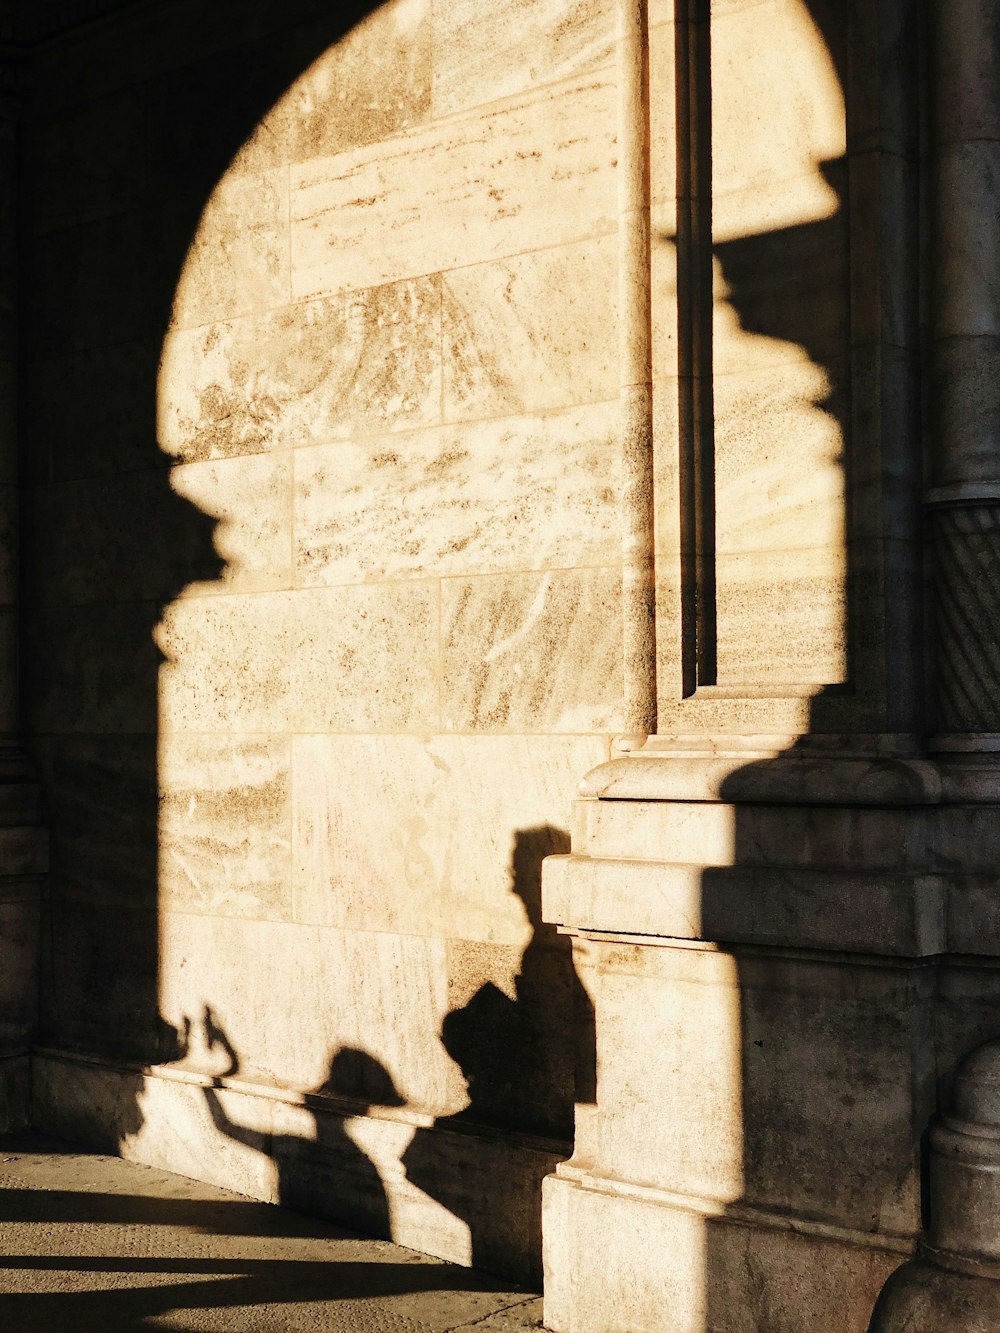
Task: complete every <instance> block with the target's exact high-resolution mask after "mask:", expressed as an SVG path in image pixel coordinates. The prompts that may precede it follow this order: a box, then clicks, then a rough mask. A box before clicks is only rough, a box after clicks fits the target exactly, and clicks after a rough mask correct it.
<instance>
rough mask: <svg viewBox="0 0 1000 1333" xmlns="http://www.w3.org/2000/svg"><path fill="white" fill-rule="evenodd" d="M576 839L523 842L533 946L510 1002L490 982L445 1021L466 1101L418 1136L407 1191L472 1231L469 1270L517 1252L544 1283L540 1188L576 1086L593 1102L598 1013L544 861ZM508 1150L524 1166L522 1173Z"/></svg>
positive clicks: (517, 843) (558, 834)
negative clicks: (563, 931) (545, 892)
mask: <svg viewBox="0 0 1000 1333" xmlns="http://www.w3.org/2000/svg"><path fill="white" fill-rule="evenodd" d="M568 841H569V840H568V838H567V837H566V835H565V834H564V833H563V832H562V831H561V830H560V829H557V828H554V827H552V826H551V825H547V824H546V825H540V826H539V827H537V828H528V829H521V830H519V831H518V832H517V833H516V834H515V837H514V845H513V849H512V853H511V865H510V874H511V892H512V893H514V894H515V895H516V896H517V897H518V898H519V899H520V900H521V903H522V904H523V906H524V910H525V913H526V915H527V919H528V924H529V926H530V927H531V937H530V939H529V940H528V943H527V945H526V946H525V949H524V952H523V954H522V956H521V960H520V969H519V971H518V973H517V976H516V978H515V979H514V985H513V991H514V993H513V995H510V994H508V993H507V992H506V991H505V990H502V989H501V988H500V987H499V986H498V985H497V984H496V983H495V982H493V981H487V982H485V983H484V984H483V985H481V986H480V987H479V989H478V990H477V991H476V992H475V994H474V995H473V996H472V998H471V999H470V1000H468V1001H467V1002H466V1003H465V1004H463V1005H461V1006H459V1007H458V1008H455V1009H452V1010H451V1012H450V1013H448V1014H447V1016H446V1017H445V1019H444V1022H443V1024H442V1026H441V1042H442V1044H443V1046H444V1048H445V1050H446V1051H447V1052H448V1054H449V1056H451V1058H452V1059H453V1060H454V1061H455V1063H456V1064H457V1065H458V1066H459V1068H460V1069H461V1071H462V1075H463V1077H464V1078H465V1081H466V1088H467V1093H468V1098H469V1102H468V1105H467V1106H466V1107H465V1108H464V1109H463V1110H461V1111H459V1112H457V1113H455V1114H453V1115H448V1116H440V1117H438V1119H437V1120H436V1121H435V1123H434V1126H433V1128H431V1129H427V1130H418V1131H417V1133H416V1135H415V1136H414V1138H413V1141H412V1143H411V1145H410V1147H409V1148H408V1149H407V1151H406V1153H405V1154H404V1156H403V1165H404V1167H405V1169H406V1175H407V1179H408V1180H409V1181H410V1183H411V1184H412V1185H415V1186H417V1187H418V1188H419V1189H421V1190H422V1191H423V1192H424V1193H426V1194H428V1195H429V1196H430V1197H431V1198H433V1199H435V1200H437V1202H438V1203H440V1204H442V1205H443V1206H444V1207H445V1208H446V1209H447V1210H448V1212H450V1213H451V1214H452V1215H453V1216H454V1217H456V1218H459V1219H461V1220H462V1221H464V1222H465V1223H466V1224H467V1226H468V1228H469V1233H470V1239H471V1256H470V1257H471V1261H472V1263H473V1264H474V1265H475V1267H476V1268H481V1269H485V1270H487V1271H495V1272H496V1271H504V1270H507V1271H509V1270H510V1267H511V1257H510V1256H511V1254H512V1253H516V1254H518V1255H519V1256H520V1257H521V1258H520V1262H521V1263H522V1265H523V1266H524V1267H525V1268H526V1269H527V1270H528V1271H530V1272H532V1273H533V1274H535V1275H536V1276H539V1277H540V1274H541V1184H542V1179H543V1178H544V1176H545V1175H547V1174H548V1173H549V1171H551V1170H552V1169H553V1167H554V1165H555V1163H556V1162H557V1161H558V1160H560V1159H561V1158H564V1157H568V1156H569V1155H570V1152H571V1151H572V1140H573V1110H574V1088H575V1089H576V1094H575V1096H576V1098H577V1099H580V1100H593V1096H594V1094H593V1087H594V1080H595V1074H594V1067H595V1053H594V1013H593V1006H592V1005H591V1002H590V997H589V996H588V995H587V993H586V991H585V990H584V988H583V986H582V984H581V982H580V980H579V978H578V976H577V974H576V970H575V968H574V966H573V960H572V951H571V946H570V941H569V939H568V938H567V937H566V936H563V935H560V934H559V933H558V932H557V930H556V928H555V927H554V926H551V925H548V924H547V923H546V922H544V921H543V920H542V916H541V868H542V861H543V860H544V858H545V857H546V856H550V855H553V854H555V853H561V852H565V851H567V850H568ZM573 1034H575V1040H574V1036H573ZM473 1134H475V1138H474V1139H472V1138H471V1137H470V1136H471V1135H473ZM500 1134H502V1135H503V1136H504V1137H503V1139H500V1138H499V1135H500ZM522 1149H526V1151H522ZM532 1150H533V1151H532ZM512 1153H519V1155H520V1157H521V1159H522V1160H521V1161H519V1162H518V1167H517V1170H516V1171H510V1170H509V1167H508V1165H507V1164H508V1163H509V1159H510V1154H512ZM511 1190H514V1191H517V1192H518V1193H517V1195H516V1197H513V1198H512V1197H511V1196H510V1191H511ZM518 1233H520V1234H518ZM526 1247H527V1248H526Z"/></svg>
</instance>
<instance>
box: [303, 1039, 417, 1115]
mask: <svg viewBox="0 0 1000 1333" xmlns="http://www.w3.org/2000/svg"><path fill="white" fill-rule="evenodd" d="M313 1091H314V1092H316V1093H325V1094H327V1095H329V1096H332V1097H348V1098H352V1099H354V1100H358V1099H363V1100H364V1101H365V1102H367V1104H368V1106H369V1107H372V1106H405V1105H406V1098H405V1097H403V1095H402V1094H401V1093H400V1091H399V1089H398V1088H397V1087H396V1084H395V1083H394V1082H393V1078H392V1075H391V1074H390V1073H389V1071H388V1069H386V1067H385V1065H383V1064H381V1063H380V1062H379V1061H378V1060H376V1059H375V1057H374V1056H373V1055H369V1054H368V1052H367V1051H362V1050H360V1049H358V1048H357V1047H355V1046H343V1047H341V1049H340V1050H339V1051H337V1053H336V1054H335V1055H334V1057H333V1059H332V1060H331V1061H330V1070H329V1073H328V1074H327V1076H326V1078H325V1079H324V1080H323V1082H322V1083H321V1084H320V1086H319V1087H318V1088H314V1089H313Z"/></svg>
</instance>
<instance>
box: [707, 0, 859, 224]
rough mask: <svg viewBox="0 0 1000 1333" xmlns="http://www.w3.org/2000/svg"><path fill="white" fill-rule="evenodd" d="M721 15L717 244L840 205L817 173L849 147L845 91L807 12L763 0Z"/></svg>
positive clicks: (715, 153)
mask: <svg viewBox="0 0 1000 1333" xmlns="http://www.w3.org/2000/svg"><path fill="white" fill-rule="evenodd" d="M714 9H715V6H713V24H712V76H713V82H714V84H715V91H714V95H713V99H712V178H713V186H714V197H713V208H712V213H713V229H714V233H715V236H716V238H717V239H722V238H723V237H733V236H737V235H746V234H747V233H748V232H758V233H759V232H763V231H768V230H774V229H775V228H777V227H779V226H781V225H789V224H794V223H801V222H802V221H804V220H805V219H807V218H815V217H825V216H828V215H829V214H830V213H832V212H834V211H835V210H836V208H837V205H838V201H837V197H836V195H835V194H834V192H833V191H832V190H831V188H830V186H829V185H827V183H826V182H825V181H824V180H823V177H822V176H821V175H820V173H819V171H818V170H817V168H818V165H819V163H820V162H823V161H826V160H828V159H833V158H837V157H840V156H841V155H842V154H843V152H844V150H845V139H846V127H845V120H844V94H843V91H842V89H841V88H840V86H839V83H838V80H837V76H836V72H835V70H834V68H833V64H832V62H831V60H830V56H829V54H828V52H827V50H826V48H825V47H824V45H823V42H822V40H821V39H820V38H819V35H818V33H817V32H816V29H815V28H814V27H813V24H812V21H811V18H810V16H809V15H808V13H807V11H806V7H805V6H804V5H802V4H800V3H798V0H764V2H763V3H761V4H752V5H738V6H731V7H727V9H726V10H725V12H722V13H719V14H718V15H716V14H715V13H714ZM755 129H756V131H757V132H754V130H755Z"/></svg>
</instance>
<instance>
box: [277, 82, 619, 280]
mask: <svg viewBox="0 0 1000 1333" xmlns="http://www.w3.org/2000/svg"><path fill="white" fill-rule="evenodd" d="M613 97H614V85H613V82H612V80H611V78H610V76H609V75H606V74H604V75H597V74H595V75H594V76H592V77H591V78H589V79H586V80H581V81H578V82H575V83H572V84H570V85H567V86H559V87H557V88H556V89H553V90H542V91H539V92H538V93H535V94H533V95H532V96H530V97H527V98H525V99H524V100H522V101H520V102H515V103H512V104H510V105H507V106H504V107H502V108H498V109H497V110H496V111H495V112H494V113H493V114H492V115H490V116H489V117H486V118H479V117H473V116H466V117H456V118H455V119H452V120H447V121H442V122H440V123H439V124H435V125H433V126H431V127H430V128H428V129H427V130H421V131H414V132H412V133H410V134H407V135H403V136H400V138H398V139H395V140H388V141H387V142H386V143H385V144H382V145H379V146H378V147H377V148H373V149H370V150H360V151H359V152H357V153H352V154H342V155H340V156H338V157H333V158H324V159H322V160H320V161H317V162H313V163H307V164H304V165H303V166H301V167H296V168H294V169H293V171H292V176H291V185H292V202H291V208H292V213H291V229H292V292H293V296H294V297H295V299H297V300H299V299H303V298H308V297H311V296H316V295H319V294H320V293H323V292H331V291H338V290H342V289H343V288H347V287H368V286H371V285H373V284H376V283H383V282H391V281H394V280H397V279H399V278H403V277H412V276H416V275H417V274H421V273H433V272H437V271H439V270H441V269H449V268H454V267H457V266H458V265H464V264H470V263H476V262H483V261H484V260H488V259H496V258H500V257H501V256H504V255H514V254H519V253H521V252H522V251H525V250H535V249H538V248H539V237H542V238H544V241H543V243H544V244H546V245H554V244H566V243H567V242H570V241H576V240H582V239H583V238H584V237H587V236H595V235H600V234H601V233H602V232H606V231H610V230H612V229H613V226H614V218H615V215H616V211H617V205H616V201H615V194H614V172H613V168H612V162H613V159H614V143H613V140H614V111H613V106H614V102H613ZM487 145H488V147H487ZM484 155H485V156H486V160H487V161H488V163H489V166H488V170H487V171H486V173H485V174H484V170H483V161H484ZM404 157H405V162H406V168H405V172H400V169H399V163H400V160H401V159H402V158H404ZM428 208H431V209H433V211H434V215H435V218H436V222H435V226H434V229H433V232H429V231H428V229H427V227H426V226H425V225H424V221H423V219H424V218H425V217H426V212H425V210H426V209H428Z"/></svg>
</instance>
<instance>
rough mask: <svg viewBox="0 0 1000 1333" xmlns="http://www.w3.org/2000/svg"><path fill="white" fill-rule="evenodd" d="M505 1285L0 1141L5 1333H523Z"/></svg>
mask: <svg viewBox="0 0 1000 1333" xmlns="http://www.w3.org/2000/svg"><path fill="white" fill-rule="evenodd" d="M541 1320H542V1302H541V1300H540V1298H538V1297H536V1296H533V1295H531V1294H530V1293H526V1292H519V1291H516V1290H515V1291H512V1290H510V1289H509V1288H508V1287H506V1286H505V1284H504V1283H503V1281H502V1279H491V1278H489V1277H487V1276H486V1275H484V1274H481V1273H474V1272H471V1271H470V1270H468V1269H464V1268H457V1267H455V1266H454V1265H451V1264H444V1263H441V1262H439V1261H438V1260H436V1259H429V1258H428V1257H427V1256H426V1255H422V1254H416V1253H415V1252H414V1251H412V1250H404V1249H401V1248H400V1247H399V1246H398V1245H390V1244H388V1243H386V1242H384V1241H377V1240H366V1239H364V1238H362V1237H359V1236H355V1235H353V1234H352V1233H350V1232H347V1231H343V1230H341V1229H339V1228H337V1227H333V1226H329V1225H327V1224H325V1223H322V1222H317V1221H314V1220H313V1219H311V1218H305V1217H301V1216H299V1215H298V1214H295V1213H291V1212H288V1211H287V1210H286V1209H283V1208H276V1207H273V1206H270V1205H268V1204H261V1203H254V1202H252V1201H251V1200H249V1199H245V1198H243V1197H242V1196H241V1195H239V1194H232V1193H230V1192H229V1191H227V1190H221V1189H216V1188H214V1187H213V1186H210V1185H201V1184H198V1183H197V1182H195V1181H191V1180H186V1179H185V1178H184V1177H182V1176H175V1175H171V1174H170V1173H168V1172H166V1171H157V1170H153V1169H152V1168H150V1167H145V1166H136V1165H134V1164H133V1163H130V1162H123V1161H120V1160H119V1159H118V1158H115V1157H103V1156H99V1155H96V1154H92V1153H82V1152H79V1151H77V1150H76V1149H74V1148H71V1147H69V1146H68V1145H62V1144H58V1143H56V1142H54V1141H53V1140H50V1139H41V1138H38V1137H37V1136H26V1135H19V1136H14V1137H11V1136H8V1137H6V1138H0V1330H3V1333H40V1331H41V1330H45V1333H83V1331H84V1330H87V1331H88V1333H89V1331H90V1330H94V1331H95V1333H96V1330H101V1333H114V1331H115V1330H118V1329H173V1330H184V1333H216V1330H225V1331H226V1333H272V1331H274V1333H277V1331H278V1330H281V1331H282V1333H284V1331H285V1330H288V1331H289V1333H300V1330H301V1333H314V1331H317V1333H318V1330H323V1333H459V1330H461V1333H472V1331H473V1330H474V1331H475V1333H524V1331H525V1330H529V1329H539V1328H541Z"/></svg>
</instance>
